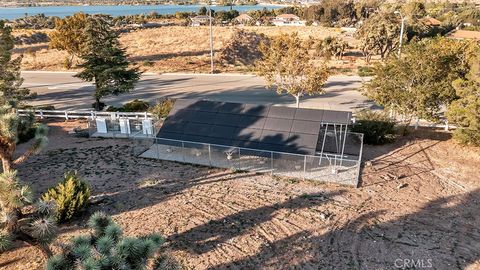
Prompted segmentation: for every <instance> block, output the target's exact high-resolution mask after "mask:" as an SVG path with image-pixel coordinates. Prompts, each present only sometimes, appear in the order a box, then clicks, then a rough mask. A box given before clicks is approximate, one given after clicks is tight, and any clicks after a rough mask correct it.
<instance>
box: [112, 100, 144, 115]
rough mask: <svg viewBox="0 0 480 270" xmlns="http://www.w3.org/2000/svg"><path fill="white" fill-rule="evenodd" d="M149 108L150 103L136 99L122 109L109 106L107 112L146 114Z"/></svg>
mask: <svg viewBox="0 0 480 270" xmlns="http://www.w3.org/2000/svg"><path fill="white" fill-rule="evenodd" d="M149 108H150V104H149V103H148V102H146V101H142V100H138V99H135V100H132V101H130V102H128V103H125V105H123V106H122V107H115V106H108V108H107V112H146V111H148V109H149Z"/></svg>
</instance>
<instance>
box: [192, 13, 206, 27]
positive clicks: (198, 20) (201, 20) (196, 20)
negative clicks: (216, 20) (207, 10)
mask: <svg viewBox="0 0 480 270" xmlns="http://www.w3.org/2000/svg"><path fill="white" fill-rule="evenodd" d="M190 20H191V23H190V25H191V26H201V25H207V24H209V23H210V16H208V15H198V16H195V17H193V18H190Z"/></svg>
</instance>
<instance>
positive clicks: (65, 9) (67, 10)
mask: <svg viewBox="0 0 480 270" xmlns="http://www.w3.org/2000/svg"><path fill="white" fill-rule="evenodd" d="M200 7H202V6H201V5H158V6H154V5H152V6H128V5H126V6H56V7H18V8H0V19H8V20H13V19H17V18H21V17H24V16H25V14H28V15H35V14H40V13H43V14H45V15H46V16H58V17H62V18H63V17H65V16H69V15H72V14H74V13H76V12H83V13H87V14H108V15H112V16H120V15H134V14H142V13H146V14H148V13H150V12H153V11H155V12H157V13H158V14H175V13H176V12H178V11H180V12H193V11H198V10H199V9H200ZM263 8H267V9H277V8H281V6H262V5H255V6H233V9H236V10H238V11H239V12H244V11H249V10H258V9H263ZM212 9H213V10H229V9H230V7H224V6H214V7H212Z"/></svg>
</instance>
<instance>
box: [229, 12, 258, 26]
mask: <svg viewBox="0 0 480 270" xmlns="http://www.w3.org/2000/svg"><path fill="white" fill-rule="evenodd" d="M252 20H253V18H252V16H250V15H248V14H240V15H238V16H237V17H235V18H234V19H233V22H234V23H235V24H243V25H244V24H249V23H250V22H251V21H252Z"/></svg>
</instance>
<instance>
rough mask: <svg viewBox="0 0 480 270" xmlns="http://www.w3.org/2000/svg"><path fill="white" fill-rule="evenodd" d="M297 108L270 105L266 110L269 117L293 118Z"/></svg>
mask: <svg viewBox="0 0 480 270" xmlns="http://www.w3.org/2000/svg"><path fill="white" fill-rule="evenodd" d="M296 110H297V109H295V108H290V107H280V106H271V107H270V110H269V112H268V117H269V118H284V119H293V118H294V117H295V111H296Z"/></svg>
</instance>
